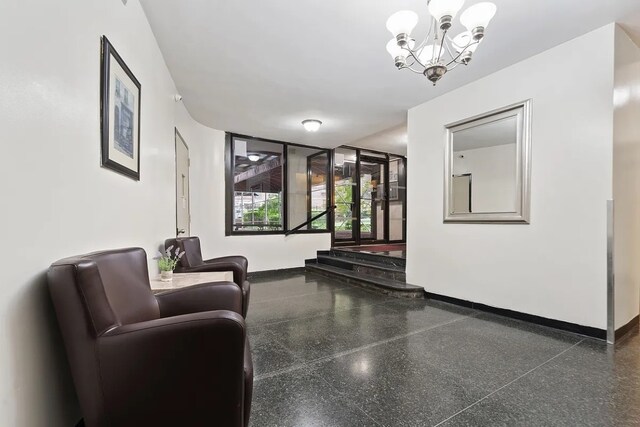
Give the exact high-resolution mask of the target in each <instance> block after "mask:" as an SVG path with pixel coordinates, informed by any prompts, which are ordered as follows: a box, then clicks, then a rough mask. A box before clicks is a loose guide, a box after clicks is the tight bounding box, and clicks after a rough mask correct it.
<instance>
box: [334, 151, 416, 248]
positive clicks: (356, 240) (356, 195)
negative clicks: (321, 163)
mask: <svg viewBox="0 0 640 427" xmlns="http://www.w3.org/2000/svg"><path fill="white" fill-rule="evenodd" d="M339 148H345V149H349V150H354V151H355V153H356V164H355V177H356V179H357V182H356V185H354V186H353V193H352V194H353V201H354V203H353V204H354V209H353V212H352V215H353V217H354V218H355V219H354V220H353V222H352V229H353V231H354V232H353V234H352V237H353V239H351V240H343V239H338V240H336V234H335V215H332V217H331V218H332V219H331V246H332V247H336V246H360V245H362V244H363V240H362V239H360V161H361V159H362V158H364V160H365V161H368V160H370V159H373V161H374V162H382V163H384V174H385V180H384V181H385V182H384V191H385V201H384V227H385V231H384V240H376V239H365V240H364V244H376V243H404V242H406V238H407V237H406V236H407V232H406V221H403V224H402V235H403V238H402V240H393V241H391V240H389V222H390V221H389V161H390V160H391V157H393V158H400V159H402V165H403V171H402V172H403V177H402V178H403V179H404V182H405V192H404V194H405V199H404V203H403V218H406V212H407V211H406V209H407V200H406V168H407V158H406V157H405V156H400V155H395V154H389V153H385V152H382V151H376V150H370V149H365V148H358V147H352V146H349V145H342V146H340V147H339ZM363 153H364V154H363ZM367 153H371V154H378V155H384V157H374V156H367ZM331 157H332V161H331V190H332V191H331V192H332V193H333V194H332V197H334V198H335V178H336V176H335V165H334V161H333V159H335V149H333V150H331ZM332 204H335V200H333V202H332ZM356 230H357V233H356V232H355V231H356Z"/></svg>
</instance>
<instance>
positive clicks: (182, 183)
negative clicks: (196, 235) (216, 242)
mask: <svg viewBox="0 0 640 427" xmlns="http://www.w3.org/2000/svg"><path fill="white" fill-rule="evenodd" d="M189 206H190V204H189V147H188V146H187V143H186V142H184V139H182V136H181V135H180V133H179V132H178V130H177V129H176V235H177V236H189V235H191V230H190V224H191V214H190V210H189V209H190V208H189Z"/></svg>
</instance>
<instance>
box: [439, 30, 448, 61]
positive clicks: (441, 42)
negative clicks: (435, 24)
mask: <svg viewBox="0 0 640 427" xmlns="http://www.w3.org/2000/svg"><path fill="white" fill-rule="evenodd" d="M446 37H447V30H444V32H443V33H442V39H441V40H440V49H438V62H440V57H441V56H442V47H443V46H444V39H445V38H446Z"/></svg>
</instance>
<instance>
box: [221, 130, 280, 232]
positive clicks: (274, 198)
mask: <svg viewBox="0 0 640 427" xmlns="http://www.w3.org/2000/svg"><path fill="white" fill-rule="evenodd" d="M233 144H234V171H233V182H234V183H233V194H234V212H233V230H234V231H277V230H283V229H284V224H283V221H282V217H283V215H282V207H283V200H282V187H283V186H282V165H283V155H282V152H283V150H282V149H283V146H282V145H281V144H276V143H271V142H264V141H259V140H252V139H243V138H236V137H234V139H233Z"/></svg>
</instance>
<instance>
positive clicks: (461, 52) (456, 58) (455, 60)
mask: <svg viewBox="0 0 640 427" xmlns="http://www.w3.org/2000/svg"><path fill="white" fill-rule="evenodd" d="M478 43H480V42H473V43H469V44H468V45H467V46H466V47H465V48H464V49H462V50H461V51H460V52H458V55H456V57H455V58H453V59H452V60H451V61H450V62H449V64H452V63H454V62H456V63H457V61H458V58H460V56H462V54H463V53H465V52H466V50H467V49H469V46H473V45H474V44H478ZM449 64H447V67H448V66H449Z"/></svg>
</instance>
